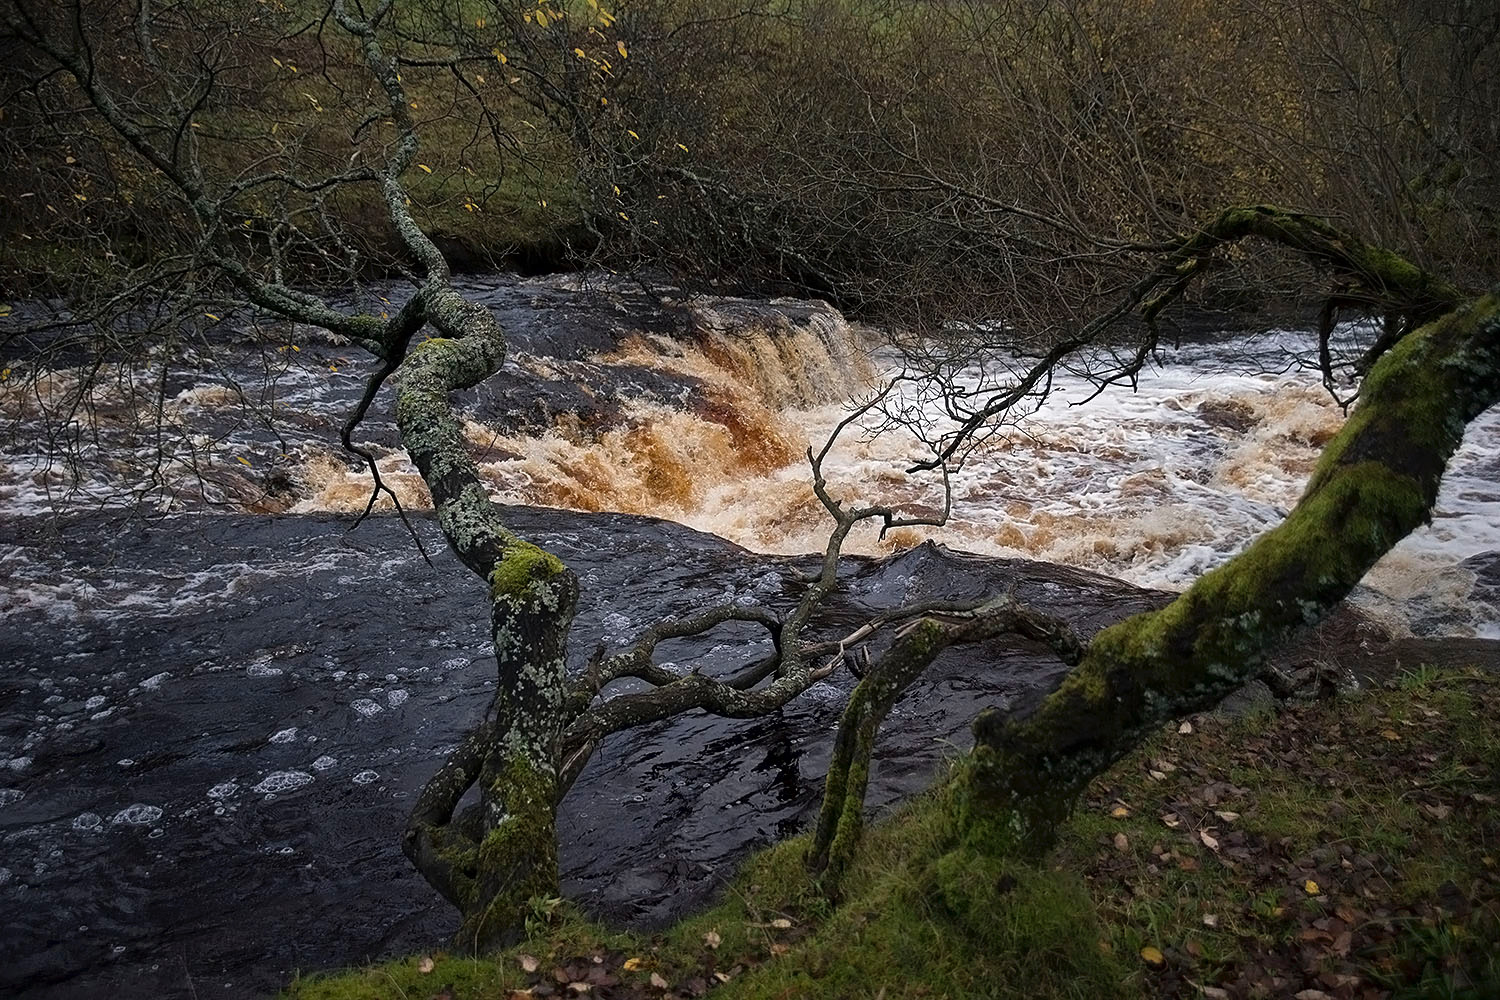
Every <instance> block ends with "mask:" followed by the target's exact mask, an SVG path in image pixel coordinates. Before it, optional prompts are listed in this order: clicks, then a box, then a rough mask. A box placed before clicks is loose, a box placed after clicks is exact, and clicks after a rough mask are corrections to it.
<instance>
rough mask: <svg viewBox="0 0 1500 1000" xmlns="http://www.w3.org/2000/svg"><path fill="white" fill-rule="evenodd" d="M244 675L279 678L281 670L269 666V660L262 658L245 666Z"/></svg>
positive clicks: (268, 658)
mask: <svg viewBox="0 0 1500 1000" xmlns="http://www.w3.org/2000/svg"><path fill="white" fill-rule="evenodd" d="M245 674H246V676H248V677H279V676H281V668H280V667H273V666H271V658H270V657H264V658H262V659H259V660H256V661H255V662H254V663H251V664H250V665H249V666H247V667H246V668H245Z"/></svg>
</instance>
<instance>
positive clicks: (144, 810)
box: [110, 802, 161, 826]
mask: <svg viewBox="0 0 1500 1000" xmlns="http://www.w3.org/2000/svg"><path fill="white" fill-rule="evenodd" d="M159 819H161V807H160V806H152V805H146V804H145V803H144V802H137V803H135V804H134V805H129V806H126V807H125V808H124V809H121V810H120V811H119V812H117V813H115V814H114V816H113V817H112V818H111V819H110V823H111V824H113V825H114V826H152V825H153V824H155V823H156V821H157V820H159Z"/></svg>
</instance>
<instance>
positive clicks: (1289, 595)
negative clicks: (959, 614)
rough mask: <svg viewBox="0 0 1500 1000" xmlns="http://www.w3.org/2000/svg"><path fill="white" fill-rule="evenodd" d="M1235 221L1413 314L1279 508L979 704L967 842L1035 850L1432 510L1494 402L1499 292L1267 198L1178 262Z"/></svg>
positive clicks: (1311, 619)
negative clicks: (1114, 769) (1451, 278)
mask: <svg viewBox="0 0 1500 1000" xmlns="http://www.w3.org/2000/svg"><path fill="white" fill-rule="evenodd" d="M1244 236H1258V237H1262V238H1265V239H1270V240H1273V241H1275V242H1277V243H1281V244H1283V245H1287V246H1290V247H1292V248H1294V249H1296V250H1298V251H1299V252H1301V253H1304V254H1306V255H1308V256H1309V257H1312V258H1313V259H1314V260H1316V261H1318V262H1320V263H1324V264H1328V265H1331V266H1333V267H1334V268H1335V269H1336V270H1338V271H1340V272H1341V273H1342V274H1343V275H1345V276H1346V277H1352V278H1353V279H1354V280H1356V281H1357V282H1358V283H1359V285H1360V286H1361V287H1362V288H1363V290H1364V292H1365V294H1366V295H1367V298H1368V301H1370V302H1374V303H1379V304H1380V305H1381V306H1383V307H1385V308H1387V309H1392V310H1394V311H1397V312H1401V313H1403V314H1405V315H1408V316H1413V317H1416V318H1418V319H1419V320H1420V321H1421V323H1422V325H1420V326H1417V327H1416V328H1415V329H1413V330H1411V331H1410V332H1408V333H1406V334H1405V335H1404V336H1402V337H1400V338H1397V339H1394V340H1393V341H1392V342H1391V343H1388V344H1386V345H1385V348H1384V353H1383V355H1382V356H1381V357H1379V359H1378V360H1377V361H1375V363H1374V366H1373V367H1372V368H1371V370H1370V372H1369V374H1368V376H1367V377H1366V379H1365V381H1364V384H1363V386H1362V387H1361V390H1360V401H1359V404H1358V406H1357V407H1356V409H1355V410H1354V412H1353V414H1352V415H1351V417H1350V418H1349V420H1348V421H1347V422H1346V423H1345V425H1344V427H1343V429H1342V430H1341V431H1340V432H1339V434H1338V435H1337V436H1335V437H1334V439H1333V440H1332V441H1330V442H1329V444H1328V446H1327V447H1326V448H1325V450H1324V453H1323V455H1322V458H1321V460H1320V461H1319V463H1318V466H1317V468H1316V470H1315V471H1314V473H1313V475H1312V477H1311V480H1310V481H1309V483H1308V485H1307V488H1306V490H1305V492H1304V494H1303V496H1302V498H1301V500H1300V501H1299V502H1298V504H1297V506H1296V507H1295V508H1294V509H1293V511H1292V512H1291V514H1290V515H1289V516H1288V517H1287V519H1286V520H1285V521H1284V522H1283V523H1282V524H1280V525H1279V526H1277V527H1276V528H1274V529H1273V530H1271V531H1269V532H1267V533H1266V534H1264V535H1263V536H1261V537H1260V538H1259V539H1257V540H1256V541H1255V542H1254V543H1253V544H1252V545H1251V546H1250V547H1249V548H1248V549H1247V550H1246V551H1245V552H1244V553H1242V554H1241V555H1240V556H1238V557H1237V558H1235V559H1233V560H1231V561H1230V562H1229V563H1228V564H1226V565H1224V566H1222V567H1220V568H1219V569H1217V570H1214V571H1212V572H1210V573H1208V574H1206V575H1205V576H1203V577H1202V578H1201V579H1200V580H1199V581H1198V582H1197V583H1196V584H1195V585H1194V586H1193V587H1192V588H1191V589H1189V590H1188V591H1187V592H1186V593H1184V594H1183V595H1182V596H1180V597H1179V598H1178V599H1177V600H1175V601H1173V602H1172V603H1171V604H1170V605H1168V606H1167V607H1165V608H1162V609H1161V610H1158V611H1153V612H1147V613H1144V614H1140V615H1136V616H1134V617H1132V618H1130V619H1127V620H1126V621H1124V622H1121V623H1119V624H1117V625H1115V626H1113V627H1111V628H1108V629H1106V630H1104V631H1103V632H1101V633H1099V634H1098V635H1097V636H1096V637H1095V638H1094V639H1093V641H1092V642H1090V643H1089V645H1088V648H1087V650H1086V651H1085V652H1084V655H1083V657H1082V659H1081V660H1080V661H1079V663H1078V666H1077V667H1076V669H1074V670H1073V671H1072V672H1071V673H1070V674H1069V676H1068V677H1067V678H1066V679H1065V681H1064V682H1063V684H1062V685H1061V687H1059V688H1058V689H1057V690H1056V691H1054V692H1053V693H1052V694H1051V695H1049V696H1048V697H1047V698H1046V699H1045V700H1044V701H1043V702H1042V703H1041V705H1040V706H1039V707H1038V708H1037V709H1036V711H1035V712H1033V713H1032V714H1031V715H1029V716H1028V717H1026V718H1010V717H1007V716H1006V715H1005V714H1004V713H1001V712H999V711H993V710H989V711H985V712H983V713H981V714H980V716H979V717H978V718H977V719H976V721H975V723H974V734H975V749H974V751H973V753H972V755H971V756H970V757H969V758H968V760H967V761H966V762H965V766H964V769H963V771H962V772H961V776H960V778H959V781H960V794H959V796H958V801H959V802H960V803H961V805H960V807H959V808H960V812H961V816H960V820H961V826H962V828H963V829H964V831H965V834H966V837H967V839H968V840H969V842H970V844H971V845H972V846H976V847H980V848H983V849H986V850H992V851H1001V852H1019V853H1031V854H1034V853H1036V852H1038V851H1040V850H1043V849H1045V848H1046V847H1047V846H1048V845H1049V844H1050V843H1051V842H1052V839H1053V836H1054V831H1055V828H1056V825H1057V824H1058V822H1059V821H1061V820H1062V819H1063V818H1065V816H1066V815H1067V814H1068V812H1069V811H1070V810H1071V808H1072V806H1073V804H1074V802H1075V801H1076V800H1077V798H1078V796H1079V794H1080V793H1081V792H1082V791H1083V789H1084V788H1085V786H1087V784H1088V783H1089V781H1090V780H1092V779H1093V778H1094V777H1095V776H1097V775H1098V774H1100V773H1101V772H1102V771H1104V770H1105V769H1106V768H1107V767H1109V765H1110V764H1112V763H1113V762H1114V761H1116V760H1118V759H1119V758H1120V757H1121V756H1123V755H1124V754H1125V753H1127V752H1128V751H1129V750H1130V749H1131V748H1133V747H1134V746H1136V745H1137V744H1138V743H1139V742H1140V741H1141V740H1142V739H1143V738H1144V737H1145V736H1146V735H1147V734H1148V733H1149V732H1150V731H1151V730H1152V729H1153V728H1154V727H1155V726H1157V725H1159V724H1161V723H1162V722H1163V721H1164V720H1166V719H1169V718H1172V717H1175V716H1180V715H1184V714H1187V713H1190V712H1193V711H1197V710H1201V709H1203V708H1205V707H1208V706H1211V705H1213V704H1215V703H1217V702H1218V701H1219V700H1220V699H1222V698H1223V697H1224V696H1225V695H1227V694H1228V693H1229V692H1230V691H1232V690H1234V689H1235V688H1236V687H1238V686H1239V685H1241V684H1244V683H1245V682H1246V681H1248V680H1250V679H1251V678H1253V677H1255V676H1256V675H1257V674H1258V673H1259V671H1260V670H1261V668H1262V666H1263V663H1264V661H1265V658H1266V656H1267V655H1268V654H1269V653H1270V652H1271V651H1273V650H1274V649H1275V648H1276V647H1277V646H1279V645H1280V644H1281V643H1283V642H1284V641H1285V640H1286V639H1287V638H1288V637H1289V636H1290V635H1291V634H1292V633H1293V632H1295V631H1296V630H1297V629H1299V628H1301V627H1303V626H1306V625H1311V624H1314V623H1316V622H1317V621H1319V620H1320V619H1321V618H1322V617H1323V616H1324V615H1326V614H1327V613H1328V612H1329V611H1331V610H1332V609H1333V607H1334V606H1335V605H1336V604H1338V602H1339V601H1341V600H1343V598H1344V597H1345V596H1346V595H1347V594H1348V593H1349V591H1350V590H1351V589H1353V587H1354V586H1355V585H1356V584H1357V583H1358V582H1359V581H1360V579H1361V578H1362V577H1363V576H1364V575H1365V573H1366V572H1368V571H1369V569H1370V568H1371V567H1372V566H1373V565H1374V564H1375V563H1376V561H1378V560H1379V559H1380V558H1381V557H1382V556H1384V555H1385V554H1386V553H1387V552H1389V551H1390V550H1391V548H1392V547H1393V546H1395V544H1396V543H1397V542H1399V541H1400V540H1401V539H1402V538H1404V537H1406V535H1407V534H1409V533H1410V532H1411V531H1413V530H1415V529H1416V528H1417V527H1419V526H1421V525H1422V524H1423V523H1425V522H1426V521H1427V520H1428V518H1429V516H1430V512H1431V509H1432V505H1433V503H1434V502H1435V500H1436V498H1437V491H1438V485H1439V481H1440V480H1441V478H1442V475H1443V471H1444V469H1445V467H1446V465H1447V461H1448V459H1449V457H1450V456H1451V455H1452V454H1453V452H1454V450H1455V449H1456V448H1457V447H1458V446H1459V444H1460V442H1461V441H1462V438H1463V434H1464V429H1465V427H1466V426H1467V424H1468V423H1469V422H1470V421H1471V420H1473V419H1474V418H1475V417H1477V416H1478V415H1479V414H1480V413H1482V412H1483V411H1484V410H1486V409H1488V408H1489V407H1491V406H1493V405H1495V404H1496V402H1497V401H1500V292H1497V293H1492V294H1490V295H1488V296H1484V297H1481V298H1477V299H1473V300H1470V301H1468V302H1461V301H1459V296H1458V293H1457V292H1455V291H1454V290H1453V289H1452V288H1451V286H1448V285H1446V284H1445V283H1443V282H1441V281H1438V280H1436V279H1433V278H1431V277H1428V276H1426V275H1424V274H1423V273H1422V272H1421V271H1419V270H1418V269H1416V268H1415V267H1413V266H1411V265H1410V264H1408V263H1406V262H1405V261H1403V260H1401V259H1400V258H1399V257H1396V256H1395V255H1393V254H1388V253H1385V252H1383V251H1378V250H1374V249H1373V248H1370V247H1368V246H1366V245H1365V244H1362V243H1360V242H1359V241H1358V240H1355V239H1353V238H1351V237H1348V236H1345V235H1344V234H1341V233H1339V232H1338V231H1337V230H1335V229H1333V228H1332V227H1330V226H1328V225H1327V224H1326V223H1323V222H1321V221H1318V220H1312V219H1309V218H1308V217H1305V216H1300V215H1295V214H1292V213H1284V212H1278V211H1277V210H1274V209H1267V208H1263V207H1258V208H1252V209H1239V210H1234V211H1231V212H1227V213H1225V214H1224V215H1223V216H1221V217H1220V219H1219V220H1217V221H1216V223H1215V224H1214V225H1213V226H1211V227H1210V228H1209V229H1208V230H1206V231H1205V233H1201V234H1198V235H1197V236H1195V237H1194V238H1193V239H1192V240H1190V241H1186V245H1185V247H1184V250H1183V254H1182V256H1181V257H1180V258H1179V259H1178V260H1177V261H1176V262H1175V263H1174V264H1173V265H1172V266H1173V267H1174V268H1179V267H1182V266H1183V264H1184V262H1185V261H1189V260H1194V259H1198V257H1199V255H1201V253H1203V252H1205V251H1206V250H1207V249H1209V248H1211V247H1212V246H1216V245H1219V244H1221V243H1224V242H1227V241H1230V240H1234V239H1239V238H1241V237H1244ZM1194 269H1195V268H1194ZM1178 273H1182V272H1181V271H1179V272H1178ZM1182 287H1185V284H1184V285H1178V286H1174V287H1172V288H1169V290H1168V295H1169V296H1170V295H1175V294H1179V293H1180V291H1181V289H1182ZM1160 305H1161V300H1153V301H1152V302H1150V303H1148V308H1152V309H1157V308H1159V307H1160Z"/></svg>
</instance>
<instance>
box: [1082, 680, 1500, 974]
mask: <svg viewBox="0 0 1500 1000" xmlns="http://www.w3.org/2000/svg"><path fill="white" fill-rule="evenodd" d="M1455 683H1466V686H1465V687H1464V691H1465V696H1466V697H1469V698H1472V699H1474V702H1475V704H1474V705H1473V706H1472V707H1471V708H1469V709H1463V710H1462V711H1464V712H1467V713H1469V714H1470V715H1471V716H1477V717H1482V718H1488V719H1492V720H1493V719H1497V718H1500V683H1497V682H1496V681H1495V680H1494V679H1492V678H1483V677H1480V676H1478V675H1474V676H1472V677H1470V678H1469V680H1468V681H1467V682H1461V681H1455ZM1361 697H1362V698H1363V699H1366V700H1364V701H1363V702H1361V701H1358V700H1356V701H1353V702H1347V703H1346V702H1339V703H1334V704H1322V705H1313V706H1307V707H1301V708H1289V709H1287V710H1285V711H1284V713H1283V714H1282V715H1281V716H1280V717H1278V718H1277V719H1275V720H1273V721H1272V722H1270V723H1269V724H1267V725H1266V726H1265V727H1264V728H1263V729H1262V730H1261V731H1258V732H1254V731H1250V732H1247V731H1246V730H1245V729H1244V728H1243V727H1240V728H1237V727H1235V726H1233V725H1231V724H1229V723H1226V722H1224V721H1222V720H1219V719H1216V718H1212V717H1205V718H1194V719H1193V720H1192V722H1191V724H1185V725H1177V724H1174V725H1172V726H1171V727H1169V728H1168V730H1167V731H1166V732H1165V733H1164V734H1163V736H1162V737H1161V738H1160V739H1158V740H1156V741H1154V743H1153V744H1152V748H1151V749H1149V750H1147V751H1146V752H1145V753H1143V754H1141V755H1140V756H1139V757H1137V758H1135V759H1136V760H1137V761H1138V763H1136V764H1135V766H1134V770H1132V771H1130V772H1129V773H1130V774H1131V775H1132V777H1130V778H1128V779H1127V780H1125V781H1117V782H1114V783H1108V784H1106V783H1100V784H1099V785H1096V786H1095V787H1094V788H1093V789H1091V790H1090V795H1089V799H1090V801H1089V802H1088V806H1087V809H1088V812H1089V813H1090V814H1092V815H1094V816H1099V817H1109V818H1108V820H1104V821H1103V822H1104V823H1105V829H1106V832H1103V833H1101V834H1099V836H1098V842H1097V847H1096V848H1095V849H1094V851H1093V853H1092V854H1090V855H1085V856H1081V857H1074V858H1072V859H1069V860H1068V861H1067V862H1066V863H1067V864H1069V865H1070V866H1072V867H1075V868H1081V869H1082V870H1083V871H1084V873H1085V875H1086V877H1087V878H1088V880H1089V882H1090V883H1091V886H1092V888H1093V892H1094V895H1095V898H1096V899H1097V900H1098V901H1099V903H1100V909H1101V913H1102V916H1103V918H1104V920H1105V921H1106V922H1107V923H1108V924H1111V925H1114V926H1115V927H1116V928H1117V929H1118V930H1119V931H1120V932H1121V933H1124V934H1127V935H1128V934H1131V933H1134V934H1144V933H1145V927H1143V926H1141V924H1142V923H1144V922H1145V921H1144V918H1143V917H1142V916H1141V915H1142V914H1143V913H1147V912H1150V913H1152V914H1153V917H1152V919H1151V921H1150V923H1151V925H1152V935H1153V939H1150V940H1148V941H1146V942H1142V944H1144V947H1142V948H1141V951H1140V954H1141V958H1142V962H1143V972H1142V974H1143V976H1144V977H1145V981H1146V985H1147V987H1148V990H1149V991H1150V992H1151V993H1152V994H1154V995H1156V996H1162V997H1210V998H1215V1000H1250V998H1260V997H1297V998H1299V1000H1385V998H1388V997H1390V996H1392V995H1393V993H1394V992H1395V990H1396V989H1398V988H1402V987H1404V988H1407V989H1408V990H1410V989H1412V988H1415V989H1416V990H1417V992H1416V993H1408V994H1407V995H1412V996H1415V995H1428V993H1427V992H1424V991H1428V990H1436V991H1437V992H1434V993H1432V995H1447V993H1444V992H1441V991H1442V990H1443V989H1453V990H1454V991H1455V992H1454V995H1472V996H1475V997H1478V996H1481V995H1486V994H1484V993H1483V992H1482V990H1483V989H1484V988H1486V987H1485V984H1482V983H1479V982H1475V981H1474V980H1473V978H1472V976H1471V970H1473V969H1478V968H1480V967H1481V966H1482V965H1483V963H1484V960H1485V957H1486V956H1487V955H1488V954H1489V946H1488V945H1487V944H1486V942H1487V941H1488V940H1489V938H1490V937H1491V936H1493V935H1494V934H1496V932H1497V931H1500V864H1497V862H1496V861H1495V859H1494V857H1493V855H1496V854H1497V853H1500V852H1497V851H1496V850H1495V849H1494V848H1493V846H1492V845H1494V844H1495V843H1496V842H1500V815H1497V810H1495V809H1494V808H1492V806H1493V803H1494V798H1493V796H1492V794H1491V793H1492V792H1493V791H1494V789H1495V788H1496V787H1497V785H1500V754H1497V753H1496V752H1494V751H1486V750H1485V749H1484V745H1485V744H1484V740H1483V739H1480V740H1478V741H1477V743H1476V741H1474V740H1470V742H1468V743H1463V742H1462V741H1456V740H1455V739H1454V737H1453V731H1452V727H1453V726H1454V723H1455V721H1456V719H1455V718H1454V717H1451V716H1450V714H1449V713H1448V712H1444V711H1441V710H1439V709H1438V705H1437V703H1438V701H1439V700H1440V699H1437V698H1435V697H1433V698H1432V699H1431V700H1432V702H1433V703H1432V704H1428V698H1426V697H1424V696H1423V695H1421V694H1418V693H1412V694H1406V693H1390V692H1375V693H1373V694H1367V695H1364V696H1361ZM1463 704H1468V703H1467V702H1463V701H1460V700H1454V701H1452V702H1451V703H1450V705H1449V707H1450V711H1454V710H1458V709H1456V708H1455V706H1459V705H1463ZM1494 742H1495V743H1500V738H1497V739H1496V740H1494ZM1476 745H1477V746H1478V749H1477V750H1476V749H1475V747H1476ZM1491 745H1493V743H1492V744H1491ZM1485 789H1487V790H1485ZM1486 845H1490V846H1486ZM1450 871H1451V872H1452V873H1453V876H1452V878H1446V879H1445V878H1444V877H1443V876H1444V874H1445V873H1447V872H1450ZM1455 879H1456V880H1457V881H1458V882H1459V883H1461V884H1455V881H1454V880H1455ZM1169 926H1175V927H1176V930H1175V932H1174V933H1175V934H1176V936H1177V940H1155V939H1154V938H1155V937H1156V936H1166V933H1165V931H1166V929H1167V927H1169ZM1132 928H1133V930H1132ZM1127 940H1128V938H1127ZM1158 956H1159V958H1160V960H1159V961H1157V959H1158ZM1444 980H1446V984H1447V985H1446V986H1441V985H1440V984H1441V983H1442V982H1443V981H1444ZM1464 989H1472V990H1477V991H1478V992H1472V993H1469V994H1461V992H1460V991H1462V990H1464Z"/></svg>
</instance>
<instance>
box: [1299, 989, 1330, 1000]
mask: <svg viewBox="0 0 1500 1000" xmlns="http://www.w3.org/2000/svg"><path fill="white" fill-rule="evenodd" d="M1296 997H1297V1000H1333V997H1331V996H1329V995H1328V994H1327V993H1324V992H1323V991H1322V990H1303V991H1301V992H1300V993H1297V994H1296Z"/></svg>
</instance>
